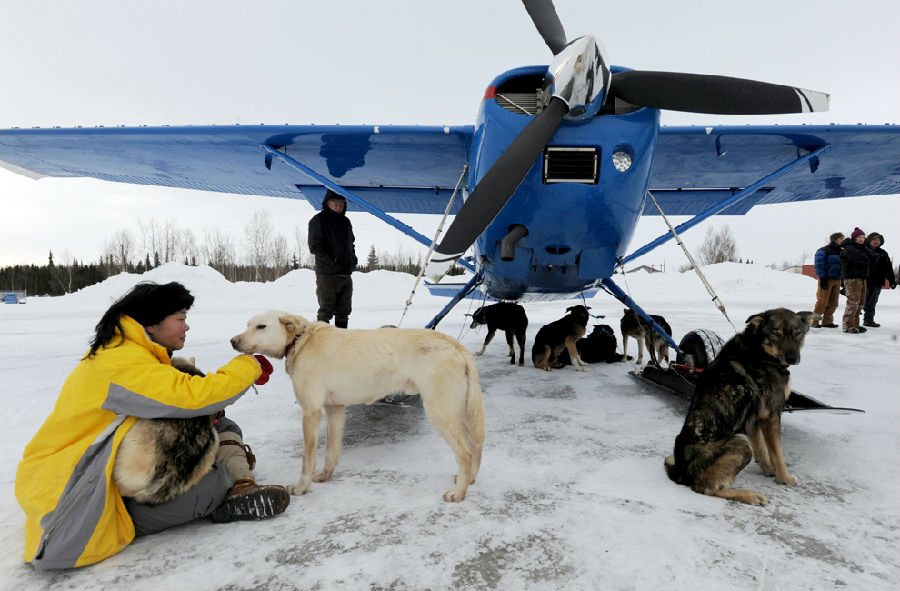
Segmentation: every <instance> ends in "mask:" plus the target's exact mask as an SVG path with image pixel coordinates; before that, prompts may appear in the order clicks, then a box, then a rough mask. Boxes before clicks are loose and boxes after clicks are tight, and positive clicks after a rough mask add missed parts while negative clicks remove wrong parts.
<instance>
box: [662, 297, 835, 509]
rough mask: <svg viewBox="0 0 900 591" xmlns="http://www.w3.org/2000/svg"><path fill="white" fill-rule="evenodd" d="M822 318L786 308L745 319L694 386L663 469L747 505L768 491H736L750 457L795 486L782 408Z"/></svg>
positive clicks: (761, 499)
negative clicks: (813, 329) (797, 366)
mask: <svg viewBox="0 0 900 591" xmlns="http://www.w3.org/2000/svg"><path fill="white" fill-rule="evenodd" d="M818 318H820V316H819V315H818V314H814V313H812V312H798V313H796V314H795V313H794V312H792V311H790V310H787V309H785V308H777V309H775V310H767V311H766V312H762V313H760V314H756V315H754V316H751V317H750V318H748V319H747V327H746V328H745V329H744V332H742V333H740V334H738V335H736V336H734V337H733V338H732V339H731V340H730V341H728V342H727V343H725V346H724V347H723V348H722V350H721V351H720V352H719V354H718V355H717V356H716V358H715V359H714V360H713V362H712V363H711V364H710V365H709V367H707V368H706V370H705V371H703V373H701V374H700V375H699V377H698V378H697V388H696V391H695V392H694V398H693V400H692V401H691V406H690V408H689V409H688V413H687V417H686V418H685V421H684V427H683V428H682V429H681V433H679V434H678V437H676V438H675V451H674V453H673V455H671V456H669V457H667V458H666V461H665V468H666V474H668V476H669V478H671V479H672V481H674V482H676V483H678V484H684V485H686V486H690V487H691V489H692V490H694V491H695V492H698V493H702V494H705V495H710V496H715V497H722V498H724V499H734V500H736V501H741V502H742V503H748V504H750V505H760V504H765V503H768V502H769V499H768V498H767V497H766V495H764V494H761V493H758V492H756V491H752V490H739V489H733V488H731V483H732V482H734V478H735V476H737V474H738V472H740V471H741V470H743V469H744V467H745V466H746V465H747V464H748V463H750V460H751V458H754V457H755V458H756V462H757V463H758V464H759V467H760V469H762V471H763V474H766V475H768V476H772V475H774V476H775V478H776V480H777V481H778V482H780V483H782V484H796V483H797V478H796V477H795V476H794V475H793V474H791V473H790V472H788V469H787V464H786V463H785V461H784V450H783V449H782V447H781V411H782V409H783V408H784V401H785V399H786V398H787V397H788V396H790V392H791V386H790V374H789V372H788V370H787V366H788V365H795V364H797V363H800V348H801V347H802V346H803V340H804V338H805V337H806V333H807V331H808V330H809V326H810V325H811V324H812V323H813V322H815V321H817V320H818Z"/></svg>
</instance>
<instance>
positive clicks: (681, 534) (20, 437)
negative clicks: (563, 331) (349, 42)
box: [0, 264, 900, 591]
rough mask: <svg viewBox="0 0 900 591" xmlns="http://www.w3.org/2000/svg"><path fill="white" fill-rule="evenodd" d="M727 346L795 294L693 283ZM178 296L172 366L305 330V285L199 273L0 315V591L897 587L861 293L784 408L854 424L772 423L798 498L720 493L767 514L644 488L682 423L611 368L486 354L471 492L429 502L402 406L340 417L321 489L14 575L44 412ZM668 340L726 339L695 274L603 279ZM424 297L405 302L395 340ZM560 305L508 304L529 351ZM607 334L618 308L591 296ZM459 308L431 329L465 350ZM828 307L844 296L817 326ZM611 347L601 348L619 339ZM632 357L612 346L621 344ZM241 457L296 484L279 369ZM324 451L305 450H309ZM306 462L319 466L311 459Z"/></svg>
mask: <svg viewBox="0 0 900 591" xmlns="http://www.w3.org/2000/svg"><path fill="white" fill-rule="evenodd" d="M705 271H706V274H707V276H708V278H709V279H710V281H711V283H712V284H713V285H714V286H715V288H716V289H717V291H718V293H719V295H720V297H721V299H722V300H723V301H724V302H725V304H726V306H727V311H728V314H729V316H730V318H731V320H732V321H733V322H734V324H735V326H737V327H738V328H742V326H743V321H744V320H745V319H746V318H747V317H748V316H749V315H750V314H753V313H755V312H759V311H762V310H765V309H768V308H773V307H778V306H785V307H788V308H791V309H794V310H801V309H811V308H812V305H813V303H814V294H815V283H814V281H813V280H812V279H809V278H807V277H802V276H799V275H793V274H788V273H780V272H776V271H772V270H769V269H763V268H759V267H757V266H754V265H739V264H724V265H717V266H714V267H707V268H706V269H705ZM144 279H149V280H154V281H159V282H164V281H170V280H177V281H181V282H183V283H184V284H185V285H187V286H188V288H189V289H191V291H192V292H193V293H194V295H195V296H196V303H195V305H194V308H193V309H192V310H191V311H190V313H189V315H188V322H189V324H190V325H191V331H190V333H189V334H188V345H187V346H186V348H185V349H184V351H183V353H185V354H187V355H192V356H195V357H196V358H197V362H198V365H199V366H200V367H201V368H202V369H205V370H212V369H215V368H216V367H218V366H219V365H221V364H223V363H225V362H226V361H227V360H228V359H230V358H231V356H232V355H233V351H231V349H230V347H229V345H228V338H229V337H231V336H232V335H234V334H237V333H238V332H240V331H241V330H242V329H243V327H244V325H245V322H246V319H247V318H248V317H249V316H250V315H252V314H254V313H256V312H259V311H262V310H266V309H272V308H274V309H283V310H287V311H290V312H294V313H299V314H302V315H305V316H307V317H310V316H314V314H315V309H316V305H315V293H314V292H315V290H314V278H313V275H312V272H311V271H306V270H301V271H295V272H293V273H291V274H289V275H287V276H285V277H283V278H282V279H280V280H278V281H275V282H272V283H268V284H247V283H240V284H230V283H228V282H227V281H226V280H225V279H223V278H222V277H221V276H220V275H218V274H217V273H216V272H215V271H213V270H211V269H209V268H206V267H200V268H191V267H184V266H181V265H176V264H169V265H166V266H164V267H161V268H159V269H156V270H154V271H153V272H151V273H148V274H146V275H144V276H134V275H120V276H117V277H113V278H111V279H109V280H108V281H106V282H104V283H103V284H100V285H97V286H93V287H90V288H87V289H84V290H82V291H81V292H78V293H76V294H72V295H69V296H65V297H59V298H29V299H28V303H27V304H25V305H17V306H12V305H6V306H0V351H2V357H0V382H2V384H3V388H2V390H0V403H2V408H3V409H4V412H5V414H6V419H5V420H4V421H3V427H4V432H5V435H4V437H3V438H2V443H0V453H2V457H3V458H5V460H4V461H3V463H2V467H0V487H2V494H0V543H2V546H3V547H4V548H6V551H5V552H4V553H3V555H2V559H0V588H3V589H16V590H31V589H54V590H58V589H85V590H101V589H102V590H107V589H128V590H129V591H139V590H144V589H146V590H152V591H158V590H160V589H166V590H168V589H229V590H237V589H279V590H281V589H321V590H330V589H342V590H344V589H395V590H405V589H410V590H412V589H416V590H418V589H435V590H437V589H648V590H649V589H653V590H657V589H717V590H721V589H792V590H793V589H816V590H818V589H832V588H834V589H847V590H857V589H859V590H863V589H865V590H871V589H891V590H893V589H897V588H898V587H900V387H898V377H900V365H898V363H897V360H898V352H900V343H898V334H900V313H898V312H900V297H898V292H897V291H885V292H883V293H882V296H881V302H880V304H879V306H878V313H877V320H878V321H879V322H880V323H881V324H882V327H881V328H878V329H872V330H870V331H869V332H868V333H866V334H864V335H846V334H843V333H841V331H840V330H838V329H831V330H830V329H821V330H813V331H811V332H810V334H809V336H808V337H807V340H806V347H805V349H804V354H803V361H802V362H801V364H800V365H799V366H797V367H795V368H793V369H792V377H793V386H794V388H795V389H796V390H798V391H800V392H803V393H806V394H808V395H811V396H814V397H816V398H818V399H820V400H823V401H825V402H828V403H830V404H833V405H837V406H849V407H857V408H862V409H865V410H866V413H865V414H855V415H838V414H826V413H816V412H805V413H793V414H788V415H785V418H784V429H783V439H784V445H785V449H786V455H787V459H788V463H789V465H790V468H791V471H792V472H793V473H794V474H796V475H797V477H798V478H799V483H798V485H797V486H795V487H786V486H781V485H778V484H776V483H775V482H774V480H773V479H771V478H767V477H765V476H763V475H762V474H761V473H760V472H759V470H758V469H757V468H756V467H755V466H754V465H751V466H749V467H748V468H747V469H746V470H745V471H744V472H742V473H741V474H740V475H739V476H738V479H737V481H736V486H740V487H746V488H753V489H756V490H759V491H761V492H763V493H765V494H766V495H768V496H769V498H770V499H771V501H770V503H769V504H768V505H767V506H762V507H750V506H746V505H742V504H738V503H734V502H726V501H723V500H721V499H717V498H712V497H705V496H702V495H698V494H695V493H693V492H691V491H690V490H689V489H688V488H686V487H681V486H676V485H675V484H673V483H672V482H670V481H669V480H668V479H667V478H666V476H665V474H664V472H663V466H662V464H663V458H664V457H665V456H666V455H667V454H668V453H670V451H671V448H672V443H673V441H674V437H675V435H676V433H677V432H678V431H679V429H680V428H681V425H682V421H683V417H684V413H685V411H686V407H687V404H686V402H685V401H683V400H681V399H680V398H677V397H675V396H674V395H670V394H666V393H663V392H661V391H658V390H656V389H653V388H650V387H648V386H646V385H643V384H640V383H637V382H636V381H635V380H634V378H632V377H630V376H629V375H628V374H627V372H628V370H630V369H633V366H632V364H631V363H618V364H611V365H606V364H601V365H592V366H591V367H589V368H588V369H587V371H586V372H584V373H579V372H576V371H574V370H573V369H572V368H571V367H567V368H566V369H563V370H558V371H553V372H542V371H538V370H536V369H534V368H533V367H527V366H526V367H522V368H517V367H515V366H510V365H508V364H507V356H506V345H505V343H504V339H503V337H502V335H498V336H497V337H496V338H495V340H494V342H493V343H492V344H491V345H490V346H489V347H488V349H487V351H486V353H485V355H484V356H482V357H478V358H477V361H478V367H479V371H480V375H481V384H482V387H483V390H484V398H485V404H486V412H487V427H488V434H487V442H486V444H485V451H484V461H483V464H482V469H481V472H480V474H479V477H478V481H477V482H476V483H475V484H474V485H473V486H472V487H470V489H469V494H468V497H467V498H466V500H465V501H463V502H462V503H458V504H449V503H445V502H443V501H442V500H441V493H442V492H443V491H444V490H445V489H447V488H448V487H449V486H450V481H451V477H452V474H453V473H454V472H455V464H454V461H453V457H452V453H451V452H450V450H449V448H448V447H447V446H446V445H445V444H444V442H443V441H442V440H441V439H440V437H439V436H438V435H437V433H436V432H435V431H434V430H433V429H432V428H431V426H430V425H429V423H428V421H427V419H426V418H425V416H424V413H423V410H422V407H421V404H418V405H413V406H411V407H409V408H398V407H388V406H379V405H373V406H367V407H365V406H363V407H352V408H351V409H349V410H348V413H347V414H348V417H347V426H346V433H345V439H344V451H343V455H342V458H341V462H340V464H339V465H338V469H337V472H336V473H335V475H334V477H333V478H332V480H331V481H329V482H327V483H323V484H315V483H314V484H313V487H312V488H311V489H310V492H309V494H307V495H306V496H303V497H294V498H293V500H292V502H291V505H290V506H289V507H288V509H287V512H286V513H285V514H284V515H281V516H279V517H277V518H275V519H272V520H269V521H263V522H245V523H235V524H225V525H216V524H212V523H209V522H206V521H200V522H195V523H192V524H188V525H185V526H182V527H178V528H174V529H172V530H169V531H166V532H163V533H160V534H157V535H153V536H149V537H145V538H139V539H137V540H136V541H135V542H134V543H133V544H131V545H130V546H129V547H127V548H125V549H124V550H123V551H122V552H120V553H119V554H118V555H116V556H113V557H112V558H109V559H108V560H106V561H104V562H101V563H99V564H97V565H94V566H90V567H86V568H82V569H78V570H72V571H64V572H51V573H40V572H36V571H34V570H33V568H32V567H31V566H30V565H28V564H26V563H24V562H23V560H22V551H23V524H24V517H23V514H22V512H21V510H20V508H19V507H18V505H17V503H16V501H15V498H14V494H13V482H14V478H15V469H16V464H17V462H18V461H19V459H20V458H21V455H22V450H23V449H24V447H25V445H26V444H27V442H28V441H29V440H30V438H31V437H32V435H33V434H34V433H35V431H36V430H37V429H38V427H39V426H40V424H41V423H42V422H43V420H44V417H45V416H46V415H47V414H48V413H49V411H50V409H51V408H52V406H53V404H54V401H55V399H56V396H57V393H58V391H59V388H60V386H61V385H62V382H63V380H64V379H65V377H66V375H67V374H68V373H69V372H70V371H71V370H72V368H73V367H74V366H75V364H76V363H77V362H78V360H79V358H80V357H81V355H82V354H83V353H84V352H85V350H86V348H87V342H88V340H89V338H90V337H91V335H92V331H93V327H94V325H95V324H96V322H97V320H98V319H99V317H100V315H101V314H102V312H103V311H104V310H105V309H106V308H107V307H108V305H109V303H110V302H111V301H112V300H113V299H115V298H117V297H118V296H120V295H121V294H122V293H124V292H125V291H126V290H128V289H129V288H130V287H131V286H132V285H134V284H135V283H136V282H137V281H140V280H144ZM617 280H618V283H619V285H620V286H621V287H622V288H623V289H627V291H628V292H629V293H630V294H631V295H632V296H633V297H634V298H635V299H636V300H637V301H638V302H639V303H640V304H641V305H642V306H643V307H644V308H645V309H646V310H647V311H649V312H651V313H655V314H662V315H664V316H665V317H666V318H667V320H668V321H669V324H671V326H672V328H673V330H674V333H675V339H676V340H680V338H681V337H682V336H683V335H684V334H685V333H686V332H688V331H690V330H692V329H695V328H700V327H703V328H710V329H713V330H715V331H716V332H717V333H718V334H719V335H721V336H722V337H723V338H728V337H730V336H731V335H732V334H733V333H734V330H733V329H732V327H731V326H730V324H729V323H728V321H727V320H726V319H725V318H724V317H723V316H722V315H721V314H720V313H719V312H718V311H717V310H716V309H715V308H714V307H713V305H712V304H711V303H710V297H709V295H708V294H707V293H706V292H705V291H704V290H703V289H702V287H701V285H700V282H699V280H698V279H697V278H696V277H695V276H694V275H681V274H677V273H674V272H670V273H659V274H653V275H647V274H634V275H628V276H626V277H625V278H623V277H622V276H617ZM413 281H414V278H412V277H410V276H408V275H403V274H397V273H389V272H384V271H380V272H373V273H369V274H356V275H354V282H355V297H354V307H355V310H354V312H353V314H352V316H351V318H350V324H351V327H353V328H375V327H378V326H381V325H384V324H398V323H399V322H400V320H401V312H402V309H403V305H404V302H405V300H406V298H407V296H408V295H409V293H410V290H411V289H412V285H413ZM444 303H445V301H444V300H443V299H440V298H436V297H432V296H430V295H429V294H428V293H427V291H425V289H424V288H419V290H418V293H417V295H416V297H415V300H414V304H413V306H412V307H411V309H410V310H409V312H408V313H407V315H406V316H405V318H403V321H402V326H403V327H407V328H408V327H420V326H424V324H425V323H426V322H427V321H428V320H429V319H430V318H431V317H432V316H433V315H434V314H435V313H436V312H437V311H438V310H440V308H442V307H443V305H444ZM571 303H572V302H553V303H538V304H528V305H526V309H527V312H528V315H529V319H530V325H529V330H528V337H529V341H528V347H529V352H530V347H531V338H532V337H533V336H534V334H535V333H536V332H537V330H538V328H540V326H542V325H543V324H545V323H547V322H549V321H551V320H554V319H556V318H558V317H559V316H561V315H562V314H563V311H564V310H565V308H566V307H567V306H568V305H571ZM588 303H589V305H591V306H592V310H591V311H592V312H593V313H595V314H604V315H606V318H605V319H603V320H597V321H596V322H603V323H607V324H611V325H613V326H614V327H615V328H616V332H617V333H618V332H619V330H618V322H619V318H620V316H621V313H622V306H621V305H620V304H619V303H618V302H617V301H615V300H614V299H612V298H611V297H609V296H606V295H605V294H600V295H598V296H597V297H595V298H593V299H592V300H590V301H589V302H588ZM474 305H475V304H471V303H470V301H466V302H463V303H462V304H460V305H459V306H458V307H457V308H456V310H454V311H453V312H452V313H451V314H450V315H449V316H448V317H447V318H446V319H445V320H444V321H443V322H442V323H441V324H440V325H439V329H440V330H442V331H443V332H445V333H447V334H449V335H451V336H453V337H455V338H458V339H459V340H460V341H461V342H462V343H463V345H465V346H466V347H467V348H468V349H469V350H470V351H477V350H478V349H479V348H480V344H481V342H482V340H483V338H484V329H483V328H482V329H480V330H469V329H468V328H467V322H466V320H467V318H466V317H465V316H464V313H465V312H471V311H472V307H473V306H474ZM842 310H843V300H842V302H841V307H840V308H839V309H838V313H839V314H840V312H841V311H842ZM620 348H621V341H620ZM631 349H632V350H633V347H631ZM228 414H229V416H230V417H232V418H233V419H235V420H236V421H237V422H238V423H239V424H240V425H241V427H242V428H243V430H244V433H245V438H246V440H247V442H248V443H249V444H250V445H251V446H252V447H253V450H254V452H255V453H256V455H257V458H258V466H257V476H258V480H259V481H261V482H267V483H289V482H293V481H294V480H296V478H297V477H298V475H299V470H300V461H301V458H300V456H301V454H300V452H301V447H300V411H299V407H298V406H297V404H296V402H295V401H294V397H293V394H292V391H291V387H290V384H289V381H288V379H287V376H286V375H285V373H284V371H283V368H282V367H281V366H280V365H278V364H276V373H275V375H274V376H273V378H272V379H271V380H270V381H269V383H268V384H267V385H265V386H262V387H259V393H258V394H253V393H250V394H249V395H247V396H245V397H244V398H242V399H241V400H240V401H238V402H237V403H236V404H235V405H234V406H233V407H231V408H230V409H229V411H228ZM320 455H321V447H320ZM320 461H321V460H320Z"/></svg>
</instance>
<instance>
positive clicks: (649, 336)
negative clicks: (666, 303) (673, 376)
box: [619, 308, 672, 366]
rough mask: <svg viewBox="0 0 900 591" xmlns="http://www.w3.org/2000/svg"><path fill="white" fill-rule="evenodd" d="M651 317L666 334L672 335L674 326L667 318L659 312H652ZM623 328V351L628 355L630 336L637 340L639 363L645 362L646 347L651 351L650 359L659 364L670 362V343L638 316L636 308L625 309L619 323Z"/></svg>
mask: <svg viewBox="0 0 900 591" xmlns="http://www.w3.org/2000/svg"><path fill="white" fill-rule="evenodd" d="M650 318H652V319H653V321H654V322H656V324H658V325H659V326H660V328H662V329H663V330H664V331H666V334H667V335H669V336H672V327H671V326H669V323H668V322H666V319H665V318H663V317H662V316H659V315H658V314H651V315H650ZM619 328H621V329H622V353H623V354H624V355H625V356H626V357H627V356H628V337H631V338H633V339H634V340H636V341H637V346H638V358H637V364H638V365H641V364H642V363H643V362H644V348H645V347H646V348H647V350H648V351H649V352H650V361H651V362H652V363H653V364H654V365H656V366H659V365H660V362H662V361H665V362H666V365H668V363H669V343H668V341H666V339H664V338H663V336H662V335H661V334H659V333H658V332H656V331H655V330H653V328H651V326H650V323H649V322H647V321H646V320H644V319H643V318H641V317H640V316H638V315H637V314H636V313H635V311H634V310H631V309H629V308H626V309H625V314H623V315H622V320H621V322H620V323H619Z"/></svg>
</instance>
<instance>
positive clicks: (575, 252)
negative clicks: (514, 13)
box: [468, 66, 659, 300]
mask: <svg viewBox="0 0 900 591" xmlns="http://www.w3.org/2000/svg"><path fill="white" fill-rule="evenodd" d="M545 72H546V67H544V66H533V67H525V68H518V69H515V70H511V71H509V72H505V73H504V74H501V75H500V76H498V77H497V78H495V79H494V81H493V82H492V83H491V85H490V86H489V87H488V89H487V92H486V93H485V99H484V100H483V101H482V103H481V108H480V109H479V113H478V118H477V121H476V125H475V133H474V136H473V141H472V154H471V157H470V159H469V162H470V166H471V170H470V172H469V179H468V186H469V187H474V186H475V185H476V184H477V183H478V181H479V180H480V179H481V177H482V176H483V175H484V174H485V173H486V171H487V170H488V169H489V168H490V167H491V165H492V164H493V163H494V161H495V160H496V159H497V158H498V157H499V156H500V154H501V153H502V152H503V150H504V149H505V148H506V147H507V146H508V145H509V144H510V142H512V140H513V139H514V138H515V137H516V135H517V134H519V133H520V132H521V131H522V129H523V128H524V127H525V126H526V125H527V124H528V123H529V121H531V120H532V119H533V115H534V113H535V109H536V108H538V107H537V105H538V104H539V102H540V101H539V100H538V99H536V98H533V97H532V95H534V97H536V96H537V94H538V93H539V91H540V87H541V80H542V78H543V75H544V73H545ZM658 137H659V111H658V110H655V109H648V108H642V109H637V110H633V111H631V112H628V113H625V114H618V115H616V114H601V115H598V116H595V117H592V118H590V119H589V120H586V121H563V123H562V125H561V126H560V127H559V128H558V129H557V131H556V133H555V134H554V136H553V138H552V140H551V141H550V142H549V144H548V145H547V147H546V148H545V150H544V151H543V154H542V155H541V157H540V158H539V159H538V160H537V161H536V163H535V165H534V166H533V167H532V168H531V170H530V171H529V173H528V174H527V176H526V177H525V178H524V180H523V181H522V183H521V184H520V185H519V187H518V188H517V189H516V191H515V193H514V194H513V196H512V198H511V199H510V200H509V202H508V203H507V204H506V206H505V207H504V208H503V209H502V210H501V211H500V213H499V214H498V215H497V217H496V218H495V219H494V221H493V222H492V223H491V224H490V225H489V226H488V228H487V229H486V230H485V232H484V233H483V234H482V235H481V236H480V237H479V238H478V239H477V241H476V243H475V252H476V258H477V263H478V264H479V265H480V266H481V267H482V269H483V270H484V283H483V285H484V288H485V290H486V291H487V293H488V294H489V295H491V296H492V297H495V298H498V299H510V300H515V299H542V298H550V297H552V298H553V299H556V298H559V297H563V296H564V294H567V293H570V294H577V293H579V292H581V291H582V290H584V289H585V288H587V287H591V286H594V285H595V284H596V283H597V282H598V281H599V280H600V279H603V278H605V277H609V276H610V275H612V273H613V270H614V268H615V264H616V260H617V258H618V257H621V256H623V255H624V254H625V252H626V249H627V247H628V244H629V242H630V241H631V238H632V235H633V233H634V229H635V226H636V224H637V221H638V218H639V217H640V215H641V212H642V211H643V208H644V199H645V196H646V192H647V187H648V184H649V179H650V172H651V170H652V166H653V157H654V153H655V148H656V144H657V140H658ZM614 155H615V157H614ZM629 161H630V164H628V162H629ZM617 164H618V168H617ZM626 166H627V168H626ZM504 239H506V241H507V244H506V245H505V247H506V252H505V253H504V252H503V249H504V244H503V242H504ZM504 254H505V255H506V256H503V255H504ZM504 259H508V260H504ZM509 259H511V260H509Z"/></svg>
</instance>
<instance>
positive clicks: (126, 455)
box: [113, 357, 219, 505]
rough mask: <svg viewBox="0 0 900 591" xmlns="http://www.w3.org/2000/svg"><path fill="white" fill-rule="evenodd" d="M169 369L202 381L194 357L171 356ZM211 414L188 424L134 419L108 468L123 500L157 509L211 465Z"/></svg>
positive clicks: (215, 442)
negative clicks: (110, 466)
mask: <svg viewBox="0 0 900 591" xmlns="http://www.w3.org/2000/svg"><path fill="white" fill-rule="evenodd" d="M172 366H173V367H175V368H176V369H179V370H181V371H183V372H184V373H187V374H190V375H194V376H202V375H204V374H203V372H202V371H200V370H199V369H197V367H196V366H195V365H194V358H193V357H191V358H189V359H184V358H182V357H173V358H172ZM214 420H215V417H214V415H206V416H200V417H193V418H190V419H138V420H137V421H136V422H135V424H134V425H133V426H132V427H131V429H129V430H128V433H126V434H125V437H124V438H123V439H122V443H121V444H120V445H119V449H118V451H117V452H116V461H115V463H114V465H113V482H115V483H116V486H117V487H118V488H119V493H120V494H121V495H122V496H123V497H133V498H134V500H135V501H137V502H139V503H146V504H149V505H160V504H162V503H166V502H168V501H170V500H172V499H173V498H174V497H176V496H177V495H180V494H181V493H183V492H184V491H186V490H188V489H189V488H191V487H192V486H194V485H195V484H197V483H198V482H199V481H200V479H201V478H203V477H204V476H205V475H206V473H207V472H209V470H210V468H211V467H212V465H213V461H214V460H215V458H216V450H217V449H218V447H219V434H218V433H217V432H216V429H215V425H214Z"/></svg>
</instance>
